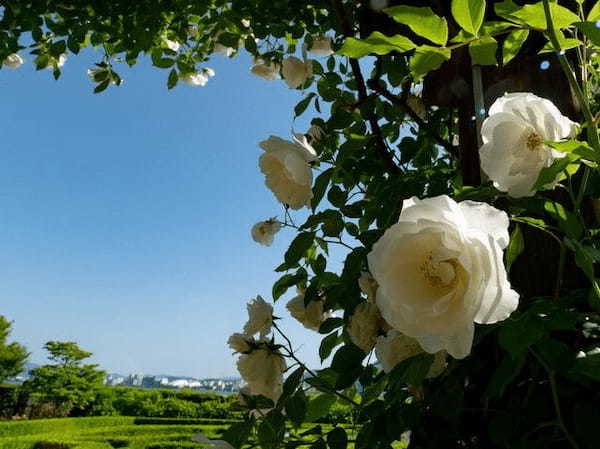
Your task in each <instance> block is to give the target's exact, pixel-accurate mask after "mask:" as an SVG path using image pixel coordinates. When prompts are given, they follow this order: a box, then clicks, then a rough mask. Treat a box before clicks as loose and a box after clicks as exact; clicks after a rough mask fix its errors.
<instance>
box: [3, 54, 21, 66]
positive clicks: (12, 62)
mask: <svg viewBox="0 0 600 449" xmlns="http://www.w3.org/2000/svg"><path fill="white" fill-rule="evenodd" d="M24 62H25V61H23V58H22V57H21V56H20V55H18V54H17V53H11V54H10V55H8V56H7V57H6V58H4V62H3V64H4V65H5V66H6V67H8V68H9V69H18V68H19V67H21V66H22V65H23V63H24Z"/></svg>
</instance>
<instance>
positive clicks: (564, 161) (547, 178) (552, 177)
mask: <svg viewBox="0 0 600 449" xmlns="http://www.w3.org/2000/svg"><path fill="white" fill-rule="evenodd" d="M578 159H579V156H578V155H577V154H574V153H571V154H567V155H566V156H565V157H561V158H558V159H555V160H554V162H552V165H550V167H545V168H543V169H542V170H541V171H540V174H539V176H538V179H537V181H536V182H535V184H534V185H533V190H541V189H545V188H547V187H546V186H547V185H548V184H550V185H552V184H554V183H555V182H556V181H557V180H560V176H561V174H562V173H563V172H564V171H565V170H566V169H567V167H568V166H569V165H570V164H572V163H573V162H575V161H576V160H578Z"/></svg>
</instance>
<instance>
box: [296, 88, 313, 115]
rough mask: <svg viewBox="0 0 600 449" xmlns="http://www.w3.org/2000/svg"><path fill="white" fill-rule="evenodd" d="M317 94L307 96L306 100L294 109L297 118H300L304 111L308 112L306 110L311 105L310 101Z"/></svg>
mask: <svg viewBox="0 0 600 449" xmlns="http://www.w3.org/2000/svg"><path fill="white" fill-rule="evenodd" d="M315 95H316V94H315V93H314V92H311V93H310V94H308V95H307V96H306V98H304V99H302V100H301V101H300V102H299V103H298V104H297V105H296V107H295V108H294V115H295V116H296V117H300V116H301V115H302V114H303V113H304V111H306V108H308V105H309V104H310V101H311V100H312V99H313V98H314V97H315Z"/></svg>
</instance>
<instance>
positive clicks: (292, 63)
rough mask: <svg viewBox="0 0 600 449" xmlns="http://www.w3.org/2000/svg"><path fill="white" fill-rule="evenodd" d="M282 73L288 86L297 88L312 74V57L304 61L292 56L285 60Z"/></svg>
mask: <svg viewBox="0 0 600 449" xmlns="http://www.w3.org/2000/svg"><path fill="white" fill-rule="evenodd" d="M281 73H282V74H283V79H284V80H285V82H286V83H287V85H288V87H289V88H290V89H296V88H298V87H300V86H301V85H302V84H304V82H305V81H306V80H307V79H308V78H310V77H311V76H312V74H313V66H312V61H311V60H310V59H308V60H305V61H302V60H301V59H298V58H296V57H295V56H290V57H289V58H285V59H284V60H283V66H282V69H281Z"/></svg>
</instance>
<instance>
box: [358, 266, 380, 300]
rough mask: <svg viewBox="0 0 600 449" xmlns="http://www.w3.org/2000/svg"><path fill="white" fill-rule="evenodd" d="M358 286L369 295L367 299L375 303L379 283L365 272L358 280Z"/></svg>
mask: <svg viewBox="0 0 600 449" xmlns="http://www.w3.org/2000/svg"><path fill="white" fill-rule="evenodd" d="M358 286H359V287H360V290H361V291H362V292H363V293H364V294H365V295H367V299H368V300H369V301H371V302H374V301H375V293H376V292H377V281H376V280H375V278H374V277H373V275H371V273H368V272H363V273H361V274H360V277H359V278H358Z"/></svg>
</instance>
